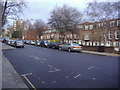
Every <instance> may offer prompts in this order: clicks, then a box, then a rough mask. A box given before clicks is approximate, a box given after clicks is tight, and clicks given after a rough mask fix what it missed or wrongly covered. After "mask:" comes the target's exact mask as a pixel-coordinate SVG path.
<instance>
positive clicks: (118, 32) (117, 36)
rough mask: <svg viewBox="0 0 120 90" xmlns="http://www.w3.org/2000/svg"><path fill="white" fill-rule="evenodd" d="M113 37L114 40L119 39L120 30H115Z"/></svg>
mask: <svg viewBox="0 0 120 90" xmlns="http://www.w3.org/2000/svg"><path fill="white" fill-rule="evenodd" d="M115 39H116V40H118V39H120V30H116V31H115Z"/></svg>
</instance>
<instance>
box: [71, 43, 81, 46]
mask: <svg viewBox="0 0 120 90" xmlns="http://www.w3.org/2000/svg"><path fill="white" fill-rule="evenodd" d="M72 45H73V46H80V45H79V44H77V43H72Z"/></svg>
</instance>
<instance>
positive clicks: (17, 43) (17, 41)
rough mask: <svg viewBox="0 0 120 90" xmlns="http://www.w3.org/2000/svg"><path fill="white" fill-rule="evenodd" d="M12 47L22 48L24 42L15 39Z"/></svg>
mask: <svg viewBox="0 0 120 90" xmlns="http://www.w3.org/2000/svg"><path fill="white" fill-rule="evenodd" d="M13 46H14V47H23V48H24V43H23V41H22V40H16V41H15V42H14V44H13Z"/></svg>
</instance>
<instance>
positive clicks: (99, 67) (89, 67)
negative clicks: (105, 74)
mask: <svg viewBox="0 0 120 90" xmlns="http://www.w3.org/2000/svg"><path fill="white" fill-rule="evenodd" d="M92 68H96V69H100V70H101V69H102V68H100V67H96V66H91V67H89V68H88V69H92Z"/></svg>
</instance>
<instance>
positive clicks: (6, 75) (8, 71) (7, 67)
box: [0, 42, 120, 90]
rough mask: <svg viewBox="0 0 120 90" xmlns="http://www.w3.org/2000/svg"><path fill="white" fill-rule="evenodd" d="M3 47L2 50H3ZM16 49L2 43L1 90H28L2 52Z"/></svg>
mask: <svg viewBox="0 0 120 90" xmlns="http://www.w3.org/2000/svg"><path fill="white" fill-rule="evenodd" d="M1 47H2V48H1ZM6 49H7V50H8V49H15V48H14V47H11V46H9V45H6V44H3V43H1V42H0V57H1V58H0V68H1V69H0V72H1V73H0V90H1V89H2V88H28V87H27V86H26V85H25V83H24V82H23V80H22V79H21V77H20V76H19V75H18V73H17V72H16V71H15V69H14V67H13V66H12V65H11V63H10V62H9V60H8V59H7V58H6V57H5V56H4V55H3V53H2V50H6ZM83 53H88V54H95V55H104V56H115V57H119V56H120V55H119V54H114V53H106V52H93V51H84V50H83Z"/></svg>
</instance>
